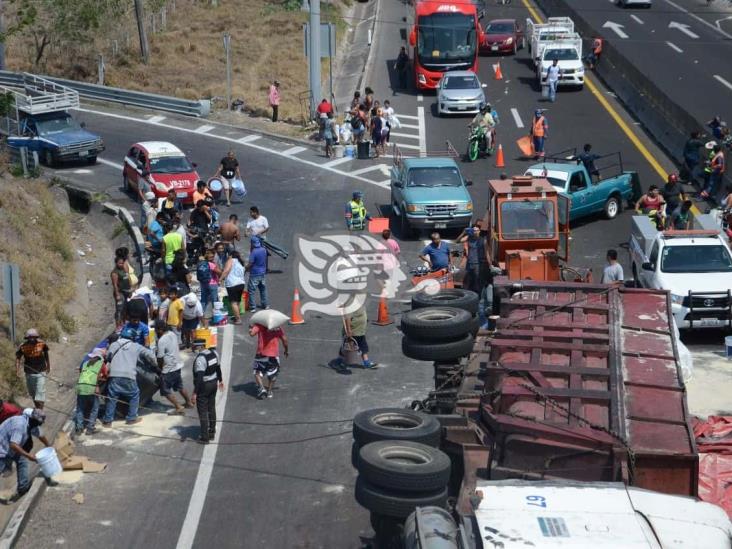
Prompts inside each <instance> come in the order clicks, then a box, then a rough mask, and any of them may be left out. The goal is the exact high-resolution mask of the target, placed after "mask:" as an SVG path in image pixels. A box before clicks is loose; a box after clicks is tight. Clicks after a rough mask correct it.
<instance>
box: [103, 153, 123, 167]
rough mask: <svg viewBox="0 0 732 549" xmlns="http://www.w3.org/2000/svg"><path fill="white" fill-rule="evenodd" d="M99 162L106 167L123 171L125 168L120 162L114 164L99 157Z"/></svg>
mask: <svg viewBox="0 0 732 549" xmlns="http://www.w3.org/2000/svg"><path fill="white" fill-rule="evenodd" d="M97 162H101V163H102V164H104V165H106V166H112V167H113V168H117V169H120V170H121V169H122V168H123V166H122V164H120V163H119V162H112V161H111V160H107V159H106V158H100V157H98V156H97Z"/></svg>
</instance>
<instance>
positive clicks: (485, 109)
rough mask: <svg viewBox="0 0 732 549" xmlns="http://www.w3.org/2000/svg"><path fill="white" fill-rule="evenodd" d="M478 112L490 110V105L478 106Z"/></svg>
mask: <svg viewBox="0 0 732 549" xmlns="http://www.w3.org/2000/svg"><path fill="white" fill-rule="evenodd" d="M480 112H481V113H482V114H485V113H487V112H491V106H490V105H483V106H482V107H481V108H480Z"/></svg>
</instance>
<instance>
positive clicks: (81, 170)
mask: <svg viewBox="0 0 732 549" xmlns="http://www.w3.org/2000/svg"><path fill="white" fill-rule="evenodd" d="M97 160H99V159H98V158H97ZM71 173H78V174H87V173H94V172H92V171H91V170H86V169H83V168H82V169H80V170H74V171H73V172H71Z"/></svg>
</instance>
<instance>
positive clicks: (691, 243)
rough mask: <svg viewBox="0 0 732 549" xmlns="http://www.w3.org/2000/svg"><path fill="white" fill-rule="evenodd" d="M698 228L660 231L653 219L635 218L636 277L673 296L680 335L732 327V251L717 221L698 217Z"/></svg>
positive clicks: (642, 283)
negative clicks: (688, 332) (698, 329)
mask: <svg viewBox="0 0 732 549" xmlns="http://www.w3.org/2000/svg"><path fill="white" fill-rule="evenodd" d="M695 223H696V226H698V227H699V228H698V229H694V230H689V231H658V230H656V227H655V226H654V225H653V224H652V222H651V220H650V219H649V218H648V216H634V217H633V223H632V227H631V235H630V263H631V269H632V272H633V278H634V280H635V281H636V284H637V285H640V286H642V287H644V288H653V289H657V290H668V291H669V292H670V294H671V309H672V312H673V315H674V319H675V320H676V325H677V326H678V327H679V329H680V330H684V329H693V328H725V327H732V295H731V293H732V252H731V251H730V248H729V246H728V245H727V242H726V239H725V238H723V237H722V233H721V231H720V229H719V226H718V225H716V223H715V222H714V219H713V217H712V216H710V215H708V214H705V215H700V216H697V217H696V218H695Z"/></svg>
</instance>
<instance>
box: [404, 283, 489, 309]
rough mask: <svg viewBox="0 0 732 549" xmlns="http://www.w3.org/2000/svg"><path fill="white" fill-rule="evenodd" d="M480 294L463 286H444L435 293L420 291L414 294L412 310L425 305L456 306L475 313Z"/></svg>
mask: <svg viewBox="0 0 732 549" xmlns="http://www.w3.org/2000/svg"><path fill="white" fill-rule="evenodd" d="M478 300H479V298H478V294H476V293H475V292H471V291H470V290H463V289H461V288H444V289H442V290H440V291H439V292H437V293H436V294H434V295H430V294H428V293H427V292H419V293H416V294H414V296H412V310H414V309H423V308H424V307H456V308H458V309H465V310H466V311H468V312H469V313H470V314H472V315H474V314H476V313H477V312H478Z"/></svg>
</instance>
